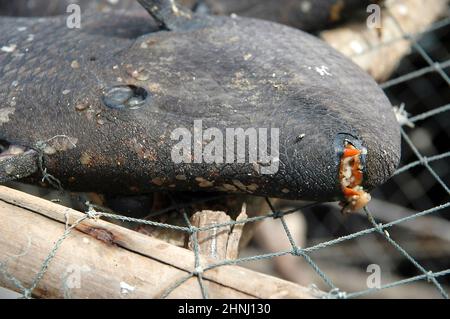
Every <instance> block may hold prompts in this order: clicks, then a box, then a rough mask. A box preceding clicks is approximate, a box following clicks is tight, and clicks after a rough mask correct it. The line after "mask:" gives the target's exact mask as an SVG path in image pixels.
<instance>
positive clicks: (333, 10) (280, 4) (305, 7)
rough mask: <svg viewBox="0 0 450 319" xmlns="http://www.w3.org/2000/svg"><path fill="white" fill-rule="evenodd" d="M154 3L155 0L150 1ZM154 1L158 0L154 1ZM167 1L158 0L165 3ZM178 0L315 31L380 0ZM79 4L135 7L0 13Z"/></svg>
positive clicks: (18, 5)
mask: <svg viewBox="0 0 450 319" xmlns="http://www.w3.org/2000/svg"><path fill="white" fill-rule="evenodd" d="M149 1H152V2H155V0H149ZM156 2H157V1H156ZM164 2H167V1H161V3H164ZM177 2H178V3H180V4H182V5H184V6H186V7H188V8H191V9H196V10H198V11H203V12H208V13H211V14H217V15H230V14H232V13H235V14H238V15H241V16H245V17H251V18H259V19H264V20H269V21H274V22H279V23H282V24H286V25H289V26H292V27H296V28H299V29H301V30H304V31H318V30H323V29H325V28H328V27H330V26H333V25H334V24H336V23H338V22H340V21H342V20H344V19H347V18H350V17H352V16H354V15H355V14H357V13H361V12H362V13H364V12H366V8H367V6H368V5H369V4H371V3H379V2H381V1H380V0H178V1H177ZM72 3H75V4H79V5H80V7H81V10H82V11H83V12H86V13H93V12H110V11H112V10H127V11H130V10H137V11H142V7H141V6H139V4H138V3H137V2H136V1H134V0H118V1H117V2H111V1H108V0H15V1H11V0H0V15H4V16H55V15H61V14H64V13H65V12H66V9H67V6H68V5H69V4H72Z"/></svg>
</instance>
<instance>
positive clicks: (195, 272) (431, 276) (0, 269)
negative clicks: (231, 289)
mask: <svg viewBox="0 0 450 319" xmlns="http://www.w3.org/2000/svg"><path fill="white" fill-rule="evenodd" d="M391 16H392V18H393V19H394V20H395V17H394V16H393V15H391ZM449 25H450V18H447V19H444V20H442V21H439V22H437V23H435V24H434V25H432V26H431V27H430V28H428V29H427V30H425V31H424V32H422V33H421V34H418V35H411V34H407V33H405V32H404V31H403V30H402V29H401V26H400V25H399V24H398V23H397V27H398V28H399V30H401V31H402V34H403V37H402V39H407V40H409V41H411V43H412V46H413V48H414V49H415V50H416V51H417V52H418V53H419V54H420V56H421V57H422V58H423V59H424V61H426V63H427V64H428V66H427V67H425V68H422V69H419V70H416V71H414V72H411V73H408V74H405V75H402V76H399V77H397V78H394V79H392V80H389V81H387V82H385V83H383V84H381V85H380V86H381V87H382V88H383V89H388V88H391V87H393V86H396V85H399V84H401V83H404V82H406V81H410V80H412V79H415V78H418V77H421V76H423V75H425V74H428V73H436V74H439V75H440V76H441V77H442V79H443V80H444V81H445V82H446V83H447V85H449V86H450V78H449V76H448V74H447V73H446V72H445V69H447V68H449V67H450V60H446V61H443V62H437V61H434V60H433V59H432V58H431V57H430V55H429V54H428V53H427V52H426V50H425V49H424V48H423V47H422V46H421V45H420V44H419V43H418V41H417V38H418V37H419V36H421V35H423V34H425V33H428V32H431V31H434V30H437V29H440V28H445V27H447V26H449ZM398 40H400V39H398ZM392 43H395V41H390V42H388V43H384V44H382V45H383V46H385V45H389V44H392ZM374 49H377V48H376V47H373V48H371V50H374ZM448 111H450V104H446V105H442V106H440V107H437V108H434V109H433V110H430V111H427V112H424V113H421V114H419V115H416V116H413V117H408V118H407V122H406V123H405V124H408V123H410V124H411V123H414V124H416V123H419V122H420V121H423V120H425V119H428V118H430V117H433V116H437V115H439V114H441V113H442V112H448ZM401 134H402V138H403V140H404V142H406V144H407V145H408V146H409V147H410V149H411V150H412V152H413V153H414V154H415V156H416V157H417V160H416V161H413V162H411V163H409V164H407V165H404V166H403V167H401V168H400V169H398V170H397V171H396V173H395V175H399V174H402V173H405V172H408V171H409V170H411V169H413V168H415V167H417V166H423V167H424V168H425V169H426V170H427V171H428V172H429V174H431V176H432V177H433V178H434V179H435V180H436V182H437V183H438V184H439V185H440V187H442V189H443V190H444V191H445V193H446V194H447V197H446V198H447V199H450V189H449V187H448V185H447V184H446V183H445V182H444V180H443V179H442V178H441V177H440V176H439V175H438V174H437V173H436V171H435V170H434V169H433V168H432V167H431V166H430V163H432V162H435V161H442V160H446V159H448V158H449V157H450V151H449V152H444V153H442V154H438V155H434V156H430V157H426V156H423V155H422V154H421V153H420V152H419V150H418V148H417V147H416V146H415V145H414V143H413V141H412V140H411V138H410V137H409V136H408V134H407V133H406V131H405V130H404V129H403V128H401ZM172 201H173V205H172V206H171V207H169V208H166V209H164V210H163V211H160V212H154V213H152V215H158V214H161V213H164V212H167V211H169V210H176V211H178V212H179V213H180V214H182V216H183V217H184V220H185V222H186V226H185V227H183V226H175V225H170V224H164V223H158V222H154V221H151V220H145V219H137V218H131V217H126V216H121V215H115V214H111V213H106V212H100V211H96V210H95V208H94V206H92V205H91V206H89V210H88V211H87V212H86V215H85V216H84V217H83V218H81V219H79V220H77V221H76V222H75V223H74V224H72V225H71V226H70V227H66V230H65V232H64V233H63V235H62V236H61V237H60V238H59V240H57V241H56V243H55V245H54V247H53V249H52V251H51V252H50V253H49V254H48V256H47V258H46V259H45V260H44V262H43V264H42V267H41V269H40V270H39V271H38V273H37V274H36V276H35V278H34V280H33V281H32V284H31V285H30V287H25V286H24V285H23V284H22V283H21V282H20V281H19V280H17V279H16V278H14V277H13V276H11V275H10V274H9V273H8V271H7V262H6V263H2V264H1V263H0V274H2V275H3V276H5V278H7V279H8V280H9V281H10V282H11V283H13V284H14V285H15V286H16V287H17V288H18V289H19V290H20V291H21V293H22V296H23V297H24V298H31V296H32V293H33V290H34V289H35V288H36V287H37V286H38V284H39V282H40V280H41V279H42V277H43V276H44V274H45V272H46V271H47V269H48V267H49V266H50V264H51V261H52V259H53V258H54V257H55V255H56V253H57V251H58V249H59V247H60V246H61V245H62V244H63V242H64V240H65V239H66V238H67V236H68V235H69V234H70V233H71V231H72V230H73V229H75V228H76V227H77V226H78V225H79V224H80V223H82V222H83V221H84V220H86V219H88V218H101V217H105V218H112V219H116V220H121V221H126V222H132V223H138V224H146V225H151V226H156V227H161V228H166V229H172V230H177V231H182V232H186V233H188V234H189V235H190V236H191V239H192V242H193V246H194V247H193V248H194V255H195V264H194V265H193V269H192V271H191V272H190V273H188V274H187V275H186V276H185V277H184V278H182V279H181V280H179V281H177V282H175V283H174V284H173V285H172V286H171V287H169V289H168V290H167V291H166V292H165V293H164V294H163V296H162V297H163V298H164V297H167V296H168V295H170V293H171V292H172V291H173V290H174V289H176V288H177V287H179V286H180V285H181V284H183V283H184V282H186V281H187V280H189V279H190V278H192V277H194V276H195V277H196V278H197V279H198V283H199V286H200V288H201V291H202V295H203V297H204V298H208V291H207V288H206V286H205V284H204V282H203V273H204V272H205V271H208V270H210V269H213V268H216V267H220V266H224V265H232V264H233V265H235V264H242V263H246V262H252V261H258V260H262V259H271V258H274V257H278V256H283V255H293V256H298V257H301V258H303V259H304V260H305V261H306V262H307V263H308V264H309V265H310V267H311V268H312V269H313V270H314V271H315V272H316V273H317V274H318V275H319V276H320V278H321V279H322V280H323V282H324V284H325V285H326V286H327V287H328V288H329V289H328V293H327V294H325V296H324V295H322V294H320V295H318V296H321V297H324V298H356V297H361V296H365V295H368V294H371V293H374V292H377V291H379V290H383V289H388V288H392V287H396V286H400V285H406V284H410V283H413V282H416V281H421V280H426V281H428V282H429V283H430V284H432V285H434V287H436V289H437V290H438V291H439V293H440V295H441V296H442V297H443V298H446V299H448V293H447V292H446V291H445V290H444V288H443V287H442V285H441V284H440V283H439V281H438V279H439V278H441V277H443V276H447V275H449V274H450V269H444V270H442V271H438V272H433V271H429V270H427V269H426V268H424V267H423V266H422V265H421V264H420V263H419V262H418V261H417V260H415V259H414V257H413V256H411V255H410V254H409V253H408V252H407V251H406V250H405V249H403V248H402V246H400V245H399V244H398V243H397V242H396V241H395V240H394V239H393V238H392V237H391V236H390V235H389V233H388V231H387V230H388V229H389V228H391V227H394V226H396V225H398V224H400V223H405V222H407V221H409V220H412V219H416V218H420V217H423V216H426V215H431V214H436V213H438V212H447V213H448V212H450V200H449V201H446V202H445V203H442V204H441V205H438V206H435V207H432V208H430V209H426V210H423V211H421V212H418V213H416V214H413V215H410V216H407V217H405V218H401V219H398V220H395V221H393V222H389V223H385V224H383V223H377V221H376V220H375V218H374V217H373V215H372V213H371V212H370V209H369V208H366V209H365V210H364V211H365V214H366V216H367V220H368V222H369V225H370V227H369V228H367V229H364V230H361V231H358V232H354V233H351V234H349V235H346V236H342V237H338V238H335V239H333V240H329V241H325V242H322V243H319V244H317V245H314V246H310V247H306V248H301V247H299V246H298V245H297V244H296V243H295V240H294V239H293V236H292V235H291V232H290V230H289V227H288V225H287V223H286V221H285V219H284V216H286V215H287V214H291V213H296V212H298V211H301V210H302V209H306V208H309V207H311V206H316V205H320V203H314V204H310V205H307V206H304V207H301V208H296V209H290V210H287V211H277V210H275V209H274V207H273V205H272V203H271V201H270V199H269V198H266V201H267V203H268V205H269V207H270V209H271V213H269V214H267V215H265V216H257V217H251V218H247V219H245V220H240V221H230V222H227V223H222V224H216V225H211V226H207V227H201V228H198V227H194V226H192V225H191V223H190V221H189V218H188V214H187V213H186V211H185V209H186V208H187V207H190V206H191V205H192V204H194V203H188V204H179V203H177V202H176V200H175V199H173V198H172ZM369 207H370V205H369ZM267 218H275V219H279V220H280V222H281V224H282V226H283V228H284V231H285V233H286V236H287V238H288V239H289V242H290V245H291V249H289V250H286V251H280V252H276V253H268V254H262V255H257V256H251V257H245V258H239V259H235V260H223V261H219V262H217V263H215V264H210V265H202V264H201V262H200V253H199V243H198V240H197V236H196V234H197V233H198V232H201V231H206V230H210V229H213V228H220V227H224V226H233V225H236V224H243V223H244V224H245V223H251V222H257V221H262V220H265V219H267ZM371 233H377V234H379V236H381V237H382V238H383V239H384V240H386V241H387V242H388V243H389V244H390V245H392V247H393V248H395V249H396V250H397V251H398V252H399V253H400V254H401V255H402V256H403V257H404V258H406V260H408V261H409V262H410V263H411V264H412V265H413V266H414V267H415V268H416V269H417V270H418V271H419V272H420V273H421V274H420V275H417V276H413V277H410V278H407V279H403V280H399V281H394V282H391V283H388V284H385V285H382V286H380V287H378V288H369V289H366V290H361V291H356V292H346V291H341V290H340V289H339V287H337V286H336V285H335V284H334V283H333V281H332V280H331V279H330V278H329V277H328V276H327V274H326V273H325V272H323V271H322V270H321V269H320V268H319V266H318V265H317V264H316V263H315V262H314V261H313V259H312V258H311V257H310V256H309V255H310V253H312V252H314V251H317V250H319V249H323V248H325V247H330V246H334V245H337V244H339V243H342V242H344V241H348V240H352V239H355V238H358V237H361V236H365V235H368V234H371ZM312 288H314V287H312ZM312 291H314V289H312Z"/></svg>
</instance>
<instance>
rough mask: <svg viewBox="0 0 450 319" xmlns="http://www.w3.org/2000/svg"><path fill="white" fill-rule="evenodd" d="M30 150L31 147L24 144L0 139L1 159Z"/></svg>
mask: <svg viewBox="0 0 450 319" xmlns="http://www.w3.org/2000/svg"><path fill="white" fill-rule="evenodd" d="M28 150H30V149H29V148H26V147H24V146H21V145H16V144H11V143H8V142H6V141H3V140H0V160H5V159H8V158H11V157H14V156H17V155H22V154H24V153H25V152H26V151H28Z"/></svg>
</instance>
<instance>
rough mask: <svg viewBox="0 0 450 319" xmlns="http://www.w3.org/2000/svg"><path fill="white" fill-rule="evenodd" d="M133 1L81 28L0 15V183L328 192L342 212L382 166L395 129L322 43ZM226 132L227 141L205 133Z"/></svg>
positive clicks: (370, 87) (90, 17) (165, 2)
mask: <svg viewBox="0 0 450 319" xmlns="http://www.w3.org/2000/svg"><path fill="white" fill-rule="evenodd" d="M139 2H140V3H141V4H142V5H143V6H144V7H145V8H146V9H147V11H148V12H149V13H150V15H151V17H152V18H149V17H142V16H140V15H135V14H126V13H120V14H119V13H103V14H98V13H96V14H88V13H86V14H84V15H83V24H82V25H83V27H82V28H80V29H76V28H75V29H70V28H68V27H67V25H66V17H65V16H58V17H46V18H12V17H2V18H0V29H1V30H2V31H3V32H2V33H1V35H0V47H3V48H2V50H1V51H0V79H1V80H0V81H1V82H0V140H2V141H3V145H4V147H3V153H2V154H1V155H0V181H1V182H5V181H7V180H11V179H17V178H19V179H22V178H24V177H27V179H26V180H27V181H31V182H39V180H40V179H41V178H42V177H44V179H45V180H46V181H47V182H54V183H55V182H56V181H57V182H58V183H61V185H62V187H64V188H66V189H70V190H78V191H96V192H105V193H144V192H151V191H157V190H163V189H166V190H176V191H180V190H181V191H185V190H188V191H223V192H236V193H247V194H254V195H261V196H271V197H280V198H290V199H304V200H314V201H334V200H342V201H343V205H344V206H345V209H347V210H352V209H356V208H357V207H360V206H361V204H362V203H363V202H365V201H366V200H367V199H368V197H367V195H368V194H367V193H366V191H369V190H371V189H373V188H374V187H376V186H378V185H380V184H382V183H383V182H385V181H386V180H387V179H388V178H389V177H390V176H391V175H392V174H393V172H394V170H395V168H396V167H397V165H398V162H399V157H400V131H399V125H398V123H397V121H396V118H395V115H394V113H393V110H392V108H391V105H390V103H389V101H388V99H387V98H386V96H385V95H384V93H383V92H382V90H381V89H380V88H379V87H378V86H377V84H376V83H375V81H374V80H373V79H372V78H371V77H370V76H369V75H367V74H366V73H364V72H363V71H362V70H361V69H359V67H357V66H356V65H354V64H353V63H352V62H351V61H350V60H348V59H347V58H345V57H343V56H342V55H341V54H339V53H338V52H336V51H335V50H333V49H332V48H330V47H329V46H328V45H326V44H325V43H324V42H322V41H321V40H319V39H317V38H315V37H313V36H310V35H308V34H306V33H304V32H302V31H300V30H297V29H293V28H290V27H287V26H283V25H280V24H276V23H271V22H266V21H262V20H257V19H250V18H241V17H219V16H209V15H200V14H196V13H193V12H191V11H189V10H187V9H185V8H183V7H181V6H177V5H176V4H175V2H173V1H170V0H158V1H157V0H141V1H139ZM31 35H33V36H32V38H30V36H31ZM200 120H201V122H200ZM208 129H209V130H208ZM227 129H233V131H232V133H234V134H230V135H231V141H232V142H233V143H234V142H236V143H235V144H233V143H231V144H230V145H231V146H232V147H231V149H230V147H228V146H229V145H226V143H225V142H226V141H221V140H220V139H219V137H220V138H226V137H227ZM255 132H256V134H257V137H254V136H253V135H252V134H253V133H255ZM264 132H265V136H264ZM277 132H278V133H277ZM188 133H189V134H190V136H189V134H188ZM245 136H247V137H249V138H248V141H247V143H246V144H244V148H243V150H242V149H240V148H239V146H238V145H239V144H238V142H239V139H241V141H242V137H245ZM252 136H253V137H254V138H253V142H252V141H251V140H252ZM261 136H262V137H261ZM216 139H217V141H215V140H216ZM255 140H257V141H258V144H257V145H256V144H255ZM213 141H215V142H213ZM212 145H213V146H214V147H212ZM180 146H181V147H180ZM220 146H222V153H221V147H220ZM241 146H242V145H241ZM273 146H274V147H273ZM208 147H209V148H208ZM12 148H13V151H11V149H12ZM206 149H209V151H210V153H208V152H206ZM255 149H258V152H257V157H256V160H254V158H253V159H252V158H251V157H252V156H253V157H255V156H254V152H253V153H252V152H251V151H252V150H253V151H254V150H255ZM348 149H351V150H350V151H349V150H348ZM180 150H181V153H180V152H178V151H180ZM198 150H203V151H205V152H206V153H208V154H209V155H211V156H213V157H214V159H215V160H214V161H211V160H210V157H208V160H206V159H205V157H203V155H204V154H205V152H203V153H201V154H200V156H198V155H199V154H198ZM230 150H231V153H230V154H231V155H232V156H233V158H232V161H228V160H227V158H225V157H226V156H227V155H226V154H225V155H224V153H227V152H226V151H230ZM261 150H265V151H267V154H261ZM174 151H175V152H174ZM213 151H214V152H213ZM177 152H178V153H177ZM196 153H197V154H196ZM236 153H237V154H236ZM174 154H175V155H180V154H181V155H182V158H183V161H181V162H178V161H175V160H174ZM227 154H228V153H227ZM242 154H243V156H244V159H245V160H244V161H243V162H239V161H238V158H239V156H241V157H242ZM251 154H253V155H251ZM216 155H217V156H216ZM261 155H266V156H261ZM267 155H268V156H267ZM221 159H222V161H221ZM241 159H242V158H241ZM197 162H198V163H197ZM273 168H275V170H272V171H271V170H270V169H273ZM54 183H53V184H54Z"/></svg>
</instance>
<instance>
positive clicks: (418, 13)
mask: <svg viewBox="0 0 450 319" xmlns="http://www.w3.org/2000/svg"><path fill="white" fill-rule="evenodd" d="M447 2H448V1H447V0H434V1H433V4H432V5H430V2H429V1H423V0H395V1H386V2H385V3H386V4H385V5H386V8H387V9H385V10H382V12H381V25H382V28H381V29H369V28H368V27H367V24H366V21H364V22H361V23H349V24H347V25H344V26H342V27H338V28H335V29H331V30H327V31H323V32H321V34H320V37H321V38H322V39H324V40H325V41H326V42H327V43H328V44H330V45H331V46H332V47H334V48H335V49H337V50H338V51H340V52H341V53H343V54H344V55H346V56H348V57H350V58H351V59H352V60H353V62H355V63H356V64H358V65H359V66H360V67H361V68H362V69H364V70H365V71H367V72H368V73H369V74H370V75H372V76H373V77H374V78H375V79H376V80H377V81H379V82H383V81H384V80H386V79H388V78H389V77H390V75H391V74H392V72H393V71H394V70H395V69H396V68H397V65H398V64H399V63H400V60H401V59H402V58H403V57H404V56H405V55H407V54H409V53H410V51H411V41H410V40H407V39H402V37H403V35H404V33H405V34H411V35H415V34H419V33H420V32H422V31H424V30H425V29H426V28H427V27H429V26H430V25H431V24H432V23H433V22H434V21H436V20H437V19H439V18H440V17H441V16H443V15H444V14H445V13H446V11H447ZM394 18H395V20H394ZM396 21H397V22H398V24H399V25H400V27H401V29H402V30H400V29H399V28H398V25H397V23H396Z"/></svg>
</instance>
